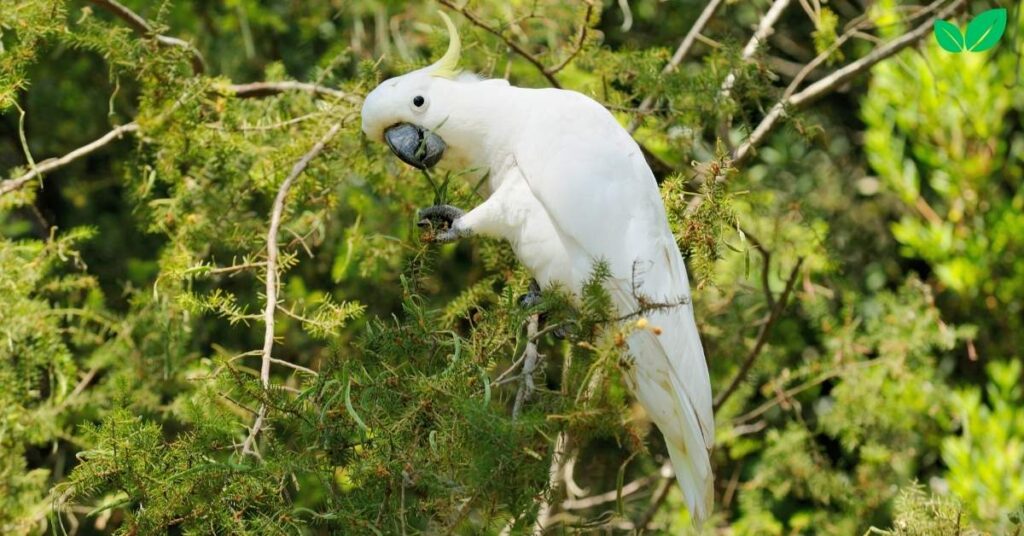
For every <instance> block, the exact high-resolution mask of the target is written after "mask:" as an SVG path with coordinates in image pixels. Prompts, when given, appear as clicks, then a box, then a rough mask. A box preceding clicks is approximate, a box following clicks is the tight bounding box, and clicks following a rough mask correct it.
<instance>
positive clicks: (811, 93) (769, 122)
mask: <svg viewBox="0 0 1024 536" xmlns="http://www.w3.org/2000/svg"><path fill="white" fill-rule="evenodd" d="M940 1H941V0H940ZM965 3H966V0H954V2H953V3H952V4H950V5H948V6H946V8H945V9H943V10H941V11H940V12H939V13H938V14H936V15H934V16H932V17H929V18H928V19H927V20H926V21H925V22H923V23H921V24H920V25H919V26H917V27H916V28H914V29H913V30H911V31H909V32H907V33H905V34H903V35H901V36H900V37H897V38H896V39H893V40H891V41H889V42H888V43H886V44H884V45H881V46H879V47H878V48H876V49H874V50H872V51H871V52H870V53H868V54H867V55H866V56H864V57H862V58H860V59H858V60H857V61H854V62H852V63H850V64H848V65H846V66H845V67H843V68H841V69H839V70H837V71H835V72H833V73H831V74H829V75H828V76H826V77H824V78H822V79H821V80H818V81H817V82H815V83H813V84H811V85H810V86H807V87H806V88H805V89H804V90H803V91H800V92H799V93H795V94H793V95H790V96H789V97H786V98H783V99H782V100H780V101H779V102H778V103H776V104H775V106H773V107H772V108H771V110H770V111H769V112H768V114H767V115H765V117H764V119H762V120H761V122H760V123H759V124H758V125H757V127H756V128H754V130H753V132H751V133H750V136H749V137H748V138H747V140H746V141H744V142H743V143H742V144H741V145H740V146H739V147H738V148H737V149H736V151H735V152H734V153H733V158H732V160H733V162H734V163H735V164H738V163H740V162H743V161H745V160H746V159H747V158H749V157H750V156H751V155H752V152H753V150H754V149H755V148H756V147H757V146H758V145H760V144H761V142H763V141H764V139H765V137H766V136H767V135H768V133H770V132H771V130H772V129H773V128H774V127H775V124H776V123H777V122H778V121H779V119H780V118H782V117H783V116H784V115H785V113H786V110H787V109H791V108H799V107H800V106H802V105H804V104H807V103H808V102H811V101H813V100H815V99H817V98H820V97H822V96H824V95H826V94H828V93H830V92H832V90H834V89H835V88H837V87H839V86H841V85H842V84H844V83H846V82H847V81H849V80H850V79H851V78H853V77H855V76H857V75H858V74H861V73H863V72H865V71H867V70H868V69H870V68H871V67H874V66H875V64H877V63H878V62H880V61H882V60H884V59H886V58H889V57H891V56H893V55H894V54H896V53H898V52H900V51H901V50H903V49H905V48H907V47H909V46H910V45H913V44H914V43H916V42H917V41H919V40H920V39H921V38H923V37H924V36H926V35H928V34H929V33H931V29H932V25H933V24H934V23H935V20H936V19H945V18H947V17H948V16H949V15H951V14H953V13H954V12H955V11H957V10H958V9H960V8H961V7H963V6H964V5H965Z"/></svg>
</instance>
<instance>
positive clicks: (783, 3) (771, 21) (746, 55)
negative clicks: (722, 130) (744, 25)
mask: <svg viewBox="0 0 1024 536" xmlns="http://www.w3.org/2000/svg"><path fill="white" fill-rule="evenodd" d="M788 6H789V0H775V2H774V3H773V4H772V7H770V8H768V12H767V13H765V14H764V17H761V21H760V22H758V23H757V29H756V30H755V31H754V35H753V36H751V38H750V41H747V46H745V47H743V52H741V53H740V59H741V60H743V61H750V60H751V59H752V58H753V57H754V54H755V53H757V49H758V48H760V46H761V43H764V42H765V41H767V40H768V37H769V36H771V34H772V32H773V31H774V29H775V23H776V22H778V20H779V17H781V16H782V12H783V11H785V10H786V7H788ZM735 83H736V73H735V72H731V73H729V74H728V75H727V76H726V77H725V80H724V81H723V82H722V89H721V90H720V91H719V93H718V98H719V100H724V99H727V98H729V94H730V92H731V91H732V86H733V84H735Z"/></svg>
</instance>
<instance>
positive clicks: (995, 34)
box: [967, 8, 1006, 52]
mask: <svg viewBox="0 0 1024 536" xmlns="http://www.w3.org/2000/svg"><path fill="white" fill-rule="evenodd" d="M1005 31H1006V9H1005V8H999V9H990V10H988V11H986V12H984V13H982V14H980V15H978V16H977V17H974V20H972V21H971V22H970V24H968V25H967V50H969V51H971V52H982V51H985V50H988V49H990V48H992V47H994V46H996V43H998V42H999V38H1000V37H1002V36H1003V32H1005Z"/></svg>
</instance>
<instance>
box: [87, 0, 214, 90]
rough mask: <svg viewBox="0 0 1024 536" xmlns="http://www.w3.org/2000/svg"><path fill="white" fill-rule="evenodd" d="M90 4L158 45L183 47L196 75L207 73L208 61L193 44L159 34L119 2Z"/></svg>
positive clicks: (103, 0)
mask: <svg viewBox="0 0 1024 536" xmlns="http://www.w3.org/2000/svg"><path fill="white" fill-rule="evenodd" d="M86 1H88V2H89V3H91V4H93V5H96V6H98V7H101V8H103V9H105V10H107V11H109V12H110V13H112V14H113V15H114V16H116V17H118V18H120V19H121V20H123V21H125V22H126V23H128V26H131V28H132V29H133V30H135V31H136V33H138V34H140V35H144V36H146V37H152V38H153V39H156V41H157V42H158V43H160V44H161V45H164V46H173V47H181V48H184V49H185V50H187V51H189V52H190V53H191V54H192V70H193V71H194V72H195V73H196V74H202V73H205V72H206V59H205V58H203V55H202V53H200V52H199V49H197V48H196V47H194V46H192V44H191V43H189V42H187V41H184V40H182V39H178V38H177V37H171V36H168V35H163V34H159V33H157V32H156V31H155V30H154V29H153V26H152V25H151V24H150V23H149V21H147V20H146V19H144V18H142V16H141V15H139V14H138V13H136V12H134V11H132V10H130V9H128V8H127V7H125V6H123V5H122V4H121V3H120V2H117V0H86Z"/></svg>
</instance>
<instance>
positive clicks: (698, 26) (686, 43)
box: [629, 0, 723, 134]
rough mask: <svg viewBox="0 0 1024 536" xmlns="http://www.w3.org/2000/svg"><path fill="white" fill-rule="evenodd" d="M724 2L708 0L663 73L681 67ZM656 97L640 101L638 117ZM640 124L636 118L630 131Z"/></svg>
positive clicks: (648, 109)
mask: <svg viewBox="0 0 1024 536" xmlns="http://www.w3.org/2000/svg"><path fill="white" fill-rule="evenodd" d="M722 2H723V0H711V1H710V2H708V5H707V6H705V7H704V11H701V13H700V16H698V17H697V20H696V22H694V23H693V26H692V27H690V31H688V32H686V36H685V37H683V40H682V42H680V43H679V47H678V48H676V51H675V53H674V54H672V59H670V60H669V62H668V63H667V64H666V65H665V68H663V69H662V70H661V74H662V75H666V74H669V73H671V72H673V71H675V70H676V69H677V68H678V67H679V64H680V63H682V62H683V60H684V59H685V58H686V55H687V54H689V53H690V48H691V47H693V43H694V42H695V41H696V40H697V36H698V35H700V33H701V32H702V31H704V28H705V27H706V26H707V25H708V22H710V21H711V17H713V16H714V15H715V12H716V11H718V8H719V7H720V6H721V5H722ZM656 98H657V97H656V96H655V95H648V96H647V97H645V98H644V100H643V101H642V102H641V103H640V108H639V110H638V111H637V117H642V116H643V115H644V114H646V113H647V112H649V111H651V108H652V107H653V106H654V100H655V99H656ZM639 126H640V122H639V120H638V119H634V120H633V121H632V122H631V123H630V125H629V132H630V133H631V134H632V133H633V132H636V129H637V128H638V127H639Z"/></svg>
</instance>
